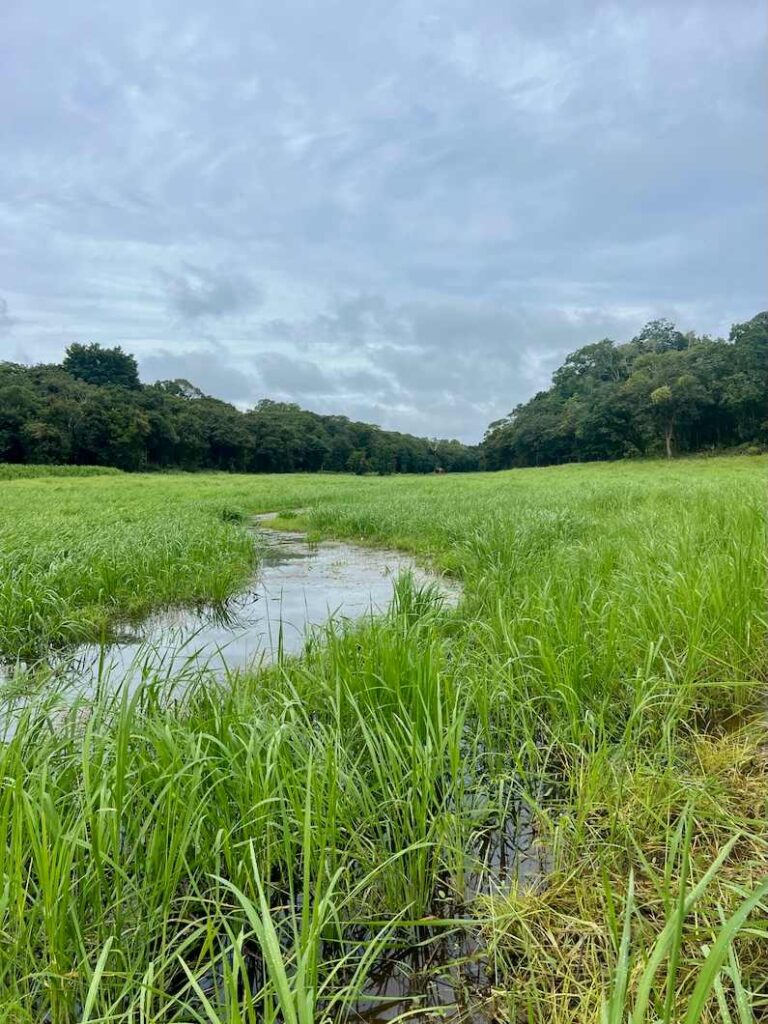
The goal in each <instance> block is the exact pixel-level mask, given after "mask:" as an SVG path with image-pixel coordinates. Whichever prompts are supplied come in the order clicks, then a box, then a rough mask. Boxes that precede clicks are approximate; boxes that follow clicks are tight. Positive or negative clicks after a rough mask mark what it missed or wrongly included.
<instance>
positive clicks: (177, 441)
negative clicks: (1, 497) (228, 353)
mask: <svg viewBox="0 0 768 1024" xmlns="http://www.w3.org/2000/svg"><path fill="white" fill-rule="evenodd" d="M479 460H480V456H479V449H478V448H476V447H475V448H472V447H467V446H466V445H463V444H460V443H459V442H458V441H438V442H435V441H434V439H427V438H419V437H413V436H411V435H410V434H401V433H397V432H395V431H388V430H382V429H380V428H379V427H375V426H371V425H370V424H367V423H356V422H353V421H351V420H349V419H347V418H346V417H344V416H321V415H319V414H318V413H314V412H308V411H307V410H304V409H301V408H299V406H298V405H293V404H290V403H284V402H273V401H270V400H268V399H264V400H263V401H261V402H259V403H258V404H257V405H256V406H255V407H254V408H253V409H250V410H249V411H247V412H241V411H240V410H239V409H236V408H235V407H234V406H233V405H230V404H228V403H227V402H223V401H220V400H219V399H217V398H212V397H211V396H209V395H206V394H204V393H203V392H202V391H201V390H200V389H199V388H197V387H196V386H195V385H194V384H191V383H190V382H189V381H186V380H173V381H158V382H157V383H155V384H150V385H145V384H142V383H141V382H140V381H139V376H138V368H137V365H136V360H135V359H134V358H133V356H131V355H129V354H128V353H126V352H123V351H122V349H121V348H119V347H117V348H102V347H101V346H99V345H80V344H74V345H71V346H70V347H69V348H68V349H67V353H66V356H65V358H64V360H63V362H62V363H61V364H60V365H58V364H50V365H38V366H22V365H19V364H15V363H8V362H0V461H3V462H16V463H24V462H30V463H49V464H52V463H64V464H66V463H71V464H76V465H107V466H117V467H118V468H120V469H124V470H143V469H184V470H205V469H214V470H225V471H230V472H245V473H251V472H253V473H293V472H308V473H313V472H317V471H320V470H330V471H334V472H341V473H344V472H349V473H369V472H370V473H381V474H387V473H430V472H433V471H434V470H435V469H437V468H442V469H445V470H448V471H454V472H457V471H458V472H461V471H466V470H473V469H477V468H479Z"/></svg>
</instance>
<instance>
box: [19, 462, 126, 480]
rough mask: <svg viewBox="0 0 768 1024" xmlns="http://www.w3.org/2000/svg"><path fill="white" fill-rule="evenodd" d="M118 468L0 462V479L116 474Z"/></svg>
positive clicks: (118, 471)
mask: <svg viewBox="0 0 768 1024" xmlns="http://www.w3.org/2000/svg"><path fill="white" fill-rule="evenodd" d="M119 473H120V470H119V469H115V468H113V467H112V466H49V465H20V464H18V463H13V462H5V463H0V480H34V479H35V478H36V477H47V476H116V475H118V474H119Z"/></svg>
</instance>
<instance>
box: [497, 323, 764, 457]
mask: <svg viewBox="0 0 768 1024" xmlns="http://www.w3.org/2000/svg"><path fill="white" fill-rule="evenodd" d="M767 444H768V312H764V313H759V314H758V315H757V316H756V317H754V318H753V319H752V320H749V321H747V322H746V323H740V324H734V326H733V327H732V328H731V332H730V335H729V338H728V340H727V341H726V340H724V339H722V338H710V337H708V336H707V335H704V336H697V335H696V334H694V333H693V332H689V333H686V334H683V333H682V332H681V331H679V330H678V329H677V328H676V327H675V325H674V324H673V323H671V322H670V321H668V320H653V321H651V322H650V323H649V324H646V326H645V327H644V328H643V330H642V331H641V332H640V333H639V334H638V335H637V336H636V337H634V338H632V340H631V341H628V342H625V343H623V344H617V343H616V342H614V341H612V340H611V339H609V338H605V339H603V340H602V341H597V342H594V343H593V344H591V345H585V346H584V347H583V348H580V349H578V351H576V352H573V353H572V354H571V355H569V356H568V357H567V358H566V360H565V362H564V363H563V365H562V366H561V367H560V368H559V369H558V370H557V371H556V372H555V373H554V375H553V378H552V386H551V387H550V388H549V389H548V390H547V391H540V392H539V393H538V394H536V395H534V397H533V398H531V399H530V401H528V402H524V403H523V404H521V405H518V406H517V407H516V408H515V409H514V411H513V412H511V413H510V414H509V416H507V417H505V418H504V419H501V420H497V421H496V422H495V423H492V424H491V425H490V427H489V428H488V430H487V432H486V435H485V438H484V440H483V444H482V451H483V464H484V466H485V468H487V469H506V468H510V467H514V466H544V465H551V464H554V463H561V462H573V461H588V460H596V459H619V458H626V457H631V456H651V455H666V456H667V457H668V458H671V457H672V456H673V455H674V454H677V453H680V454H684V453H688V452H698V451H704V450H707V449H716V448H732V447H738V446H744V447H745V448H750V447H754V448H755V449H759V448H761V447H764V446H765V445H767Z"/></svg>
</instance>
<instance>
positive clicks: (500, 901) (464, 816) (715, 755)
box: [0, 460, 768, 1024]
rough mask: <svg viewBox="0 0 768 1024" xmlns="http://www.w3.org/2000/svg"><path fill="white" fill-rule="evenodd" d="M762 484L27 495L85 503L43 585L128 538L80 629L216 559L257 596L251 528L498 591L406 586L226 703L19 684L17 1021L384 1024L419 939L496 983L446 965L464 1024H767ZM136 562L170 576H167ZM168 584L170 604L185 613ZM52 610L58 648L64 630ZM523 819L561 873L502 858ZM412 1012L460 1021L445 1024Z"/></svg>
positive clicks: (195, 692)
mask: <svg viewBox="0 0 768 1024" xmlns="http://www.w3.org/2000/svg"><path fill="white" fill-rule="evenodd" d="M737 461H738V460H713V461H712V462H711V463H698V464H684V465H679V466H674V467H666V466H661V465H659V466H653V465H643V466H637V467H623V466H621V467H604V466H595V467H573V468H570V467H569V468H567V469H558V470H551V471H530V472H521V473H509V474H499V475H496V476H477V477H474V478H466V479H461V480H458V479H452V478H441V479H434V480H433V479H430V480H417V479H410V480H409V479H402V480H401V479H397V480H383V481H380V480H361V481H355V480H349V479H341V478H336V479H334V478H322V479H318V478H315V479H313V478H290V479H287V480H286V479H274V478H266V479H265V478H259V479H258V480H253V479H250V480H249V479H245V478H227V479H224V480H222V479H221V478H216V479H215V480H214V479H212V478H204V477H203V478H195V479H194V481H191V480H186V479H185V478H172V479H167V480H163V479H158V478H155V479H152V478H144V479H142V478H130V479H126V478H122V477H121V478H115V479H114V480H110V481H106V480H103V481H96V480H95V481H79V482H75V481H67V482H66V485H65V487H64V488H63V490H61V491H57V490H56V488H57V487H58V484H57V483H56V482H54V481H50V482H49V481H40V482H29V484H24V483H19V484H15V485H14V488H22V487H29V488H30V495H29V497H28V499H27V504H28V505H29V504H30V503H31V504H34V501H35V500H36V501H37V502H42V500H43V497H44V496H45V495H48V497H49V499H50V500H49V501H48V502H47V504H46V506H45V509H44V510H41V512H40V519H39V521H36V520H34V519H33V520H32V528H31V530H30V532H29V536H28V544H29V547H28V548H27V549H26V552H27V554H26V557H29V552H30V550H32V551H33V550H34V549H35V546H36V545H37V546H39V547H40V548H41V550H42V549H44V550H45V552H46V558H41V559H40V561H39V562H33V566H34V569H33V570H31V571H30V573H29V576H28V579H29V584H28V586H29V587H30V588H32V587H33V585H34V583H35V579H36V578H37V577H39V576H43V575H44V574H45V572H46V571H50V567H49V568H48V570H46V564H47V562H50V555H51V553H53V552H54V551H56V550H57V549H56V543H57V541H56V538H64V537H66V536H67V532H66V524H67V519H68V518H69V520H70V522H71V524H74V525H71V530H72V532H71V534H70V539H69V540H68V541H67V544H68V545H69V546H70V549H71V550H72V551H74V552H75V556H74V562H73V563H72V564H73V565H77V566H80V567H82V571H83V573H84V575H86V577H87V570H88V568H89V566H91V565H93V566H100V565H101V564H102V561H101V560H102V559H103V557H104V552H106V551H108V550H111V549H112V546H113V545H117V547H116V550H115V552H114V565H115V566H119V571H116V572H115V573H114V575H112V576H109V577H108V578H107V582H106V584H105V585H104V586H103V588H102V591H101V592H99V591H98V589H92V590H91V591H89V593H91V594H94V593H95V594H96V597H95V598H94V599H92V600H91V603H90V605H88V604H86V603H85V602H84V603H83V604H82V605H78V604H77V603H76V602H74V601H72V600H71V599H70V597H69V594H70V592H69V591H67V590H66V586H67V578H68V574H67V572H66V571H65V572H62V574H61V575H60V576H53V577H52V578H50V579H49V581H48V582H49V587H50V590H51V592H55V593H56V594H58V595H60V600H61V601H62V607H63V608H64V609H66V608H67V607H70V608H72V609H74V610H73V611H71V612H70V614H72V616H73V619H75V620H77V621H78V622H82V621H84V619H83V617H82V613H81V609H82V608H85V607H91V608H96V609H98V610H99V613H103V612H104V611H105V609H106V610H110V609H111V610H112V611H113V612H114V613H118V612H119V613H120V614H124V613H125V612H126V610H127V609H129V608H130V607H132V606H134V607H135V606H138V605H139V604H140V603H142V602H146V601H147V600H152V599H154V597H157V598H158V599H163V600H164V599H168V597H170V596H172V595H173V593H174V590H173V585H172V584H173V578H175V577H174V574H178V575H177V580H178V589H177V590H176V596H177V598H182V597H186V596H188V595H189V593H190V592H191V591H193V590H194V586H192V587H188V584H187V583H186V581H187V580H188V579H189V577H187V576H185V575H184V574H185V572H186V569H185V561H186V560H187V559H190V553H196V557H195V558H192V559H191V560H190V565H191V566H192V567H193V568H194V567H197V568H196V571H198V572H200V573H203V571H204V567H205V565H206V564H207V565H208V566H209V569H210V566H211V564H212V563H211V559H216V558H221V559H222V560H223V562H222V563H221V564H223V565H225V566H226V565H234V566H235V567H236V570H237V571H235V572H233V574H232V575H231V576H228V577H226V582H227V585H229V586H234V585H236V580H237V578H238V577H237V572H239V571H242V567H243V566H244V564H245V563H246V562H247V561H248V558H250V551H251V548H250V541H249V540H248V535H247V533H246V532H245V531H244V528H243V525H242V523H240V522H239V519H240V516H233V515H232V514H231V510H233V509H234V510H239V511H240V512H242V513H243V515H245V516H246V517H247V515H249V514H250V513H252V512H256V511H265V510H267V509H269V508H283V509H286V508H287V509H290V508H304V509H308V510H309V511H307V512H305V513H303V514H302V515H303V518H304V522H305V524H306V525H307V527H308V528H309V529H310V530H311V531H312V532H313V533H314V534H317V535H331V534H333V535H337V536H344V537H347V538H354V539H357V540H359V541H360V542H362V543H371V542H378V543H388V544H393V545H397V546H400V547H405V548H409V549H411V550H413V551H415V552H417V553H418V554H419V555H420V556H422V557H424V558H425V559H427V558H428V559H431V560H432V561H433V562H434V563H435V564H437V565H440V566H442V567H443V568H444V569H446V570H448V571H450V572H452V573H454V574H456V575H457V576H459V577H460V578H461V579H462V581H463V584H464V596H463V599H462V602H461V604H460V605H459V607H458V608H456V609H449V608H445V607H442V606H441V603H440V600H439V597H438V596H437V595H436V594H435V593H431V592H429V591H419V590H418V589H416V588H414V586H413V585H412V584H411V583H409V581H408V580H407V579H406V580H404V581H403V582H402V583H401V585H400V587H399V590H398V594H397V599H396V601H395V604H394V606H393V608H392V610H391V612H390V614H389V615H387V616H386V617H384V618H382V619H376V620H372V621H367V622H364V623H361V624H359V625H358V626H357V627H351V626H350V627H348V628H347V629H345V630H329V631H328V633H327V635H326V636H325V637H324V638H323V640H322V642H314V643H312V644H311V645H310V647H309V649H308V650H307V652H306V654H305V656H304V657H303V658H302V659H295V660H283V661H281V662H280V663H279V664H278V665H276V666H273V667H271V668H270V669H268V670H267V671H265V672H264V673H262V674H260V675H257V676H240V677H237V678H233V679H231V680H229V681H227V682H221V681H216V680H215V679H211V678H207V677H205V676H202V677H200V676H195V675H193V674H192V673H191V672H190V673H189V674H188V676H187V677H186V678H185V679H180V680H178V679H177V680H173V681H171V682H169V683H166V682H160V681H154V680H151V679H150V680H147V681H146V682H145V683H144V684H143V686H141V687H140V688H139V689H138V690H137V691H136V692H134V693H132V694H129V693H128V691H127V690H125V689H122V688H121V687H120V685H119V683H120V681H119V680H111V681H109V682H110V684H111V685H106V681H105V685H103V686H102V687H101V689H100V691H99V693H98V695H96V696H94V695H91V696H89V697H88V698H84V697H83V698H79V699H78V698H76V697H75V696H74V694H73V693H71V692H70V693H68V692H65V691H62V686H63V684H62V683H60V682H58V681H57V680H56V679H55V678H51V677H50V676H49V675H46V674H45V672H44V671H43V670H39V671H38V673H37V675H36V676H33V675H32V674H30V673H26V674H25V673H20V674H19V676H18V677H17V678H16V679H15V680H14V681H13V683H12V684H8V685H7V687H6V698H5V707H6V710H8V709H10V707H11V703H12V700H15V701H16V703H15V705H14V706H15V707H16V712H15V714H14V716H13V729H12V730H10V731H9V733H8V735H7V738H6V742H5V743H4V744H3V745H2V746H0V1014H2V1015H3V1017H4V1019H9V1020H13V1021H18V1022H20V1024H32V1022H33V1021H34V1022H38V1021H40V1020H43V1019H47V1020H50V1021H51V1022H52V1024H64V1022H66V1024H70V1022H80V1021H94V1022H95V1021H109V1022H117V1021H120V1022H126V1024H127V1022H131V1024H134V1022H139V1021H141V1022H150V1021H152V1022H166V1021H167V1022H171V1021H174V1022H181V1021H195V1022H198V1021H205V1022H208V1024H235V1022H237V1024H242V1022H253V1024H255V1022H257V1021H258V1022H261V1021H274V1022H277V1021H281V1022H288V1021H292V1022H295V1024H308V1022H309V1021H321V1020H323V1019H327V1020H333V1021H340V1020H344V1019H349V1020H355V1019H358V1018H356V1016H355V1012H356V1011H355V1009H354V1007H355V999H356V998H357V995H358V994H359V993H360V992H361V991H364V990H365V989H366V978H368V977H369V976H370V975H371V973H372V971H373V969H374V965H375V964H380V963H381V960H382V958H383V957H385V956H386V957H390V958H391V957H401V958H403V963H404V966H405V967H406V968H407V967H408V965H409V964H411V963H413V962H414V961H413V960H412V959H409V958H408V956H407V951H408V949H409V948H411V947H413V946H416V945H421V946H422V947H424V944H426V948H427V949H432V948H434V949H435V950H437V949H438V948H441V947H440V946H439V945H438V944H439V943H440V942H441V940H443V939H444V938H445V937H446V936H448V937H450V936H451V935H457V934H460V933H461V932H465V933H466V932H468V933H469V934H470V936H471V942H469V943H468V945H467V948H471V949H472V950H474V951H475V952H474V953H473V957H474V959H475V960H477V959H478V957H479V958H480V961H481V962H480V965H479V973H480V978H479V983H478V978H477V977H476V976H475V975H473V976H472V978H473V980H468V979H469V978H470V975H469V974H466V975H465V974H463V973H462V971H461V968H460V967H457V966H456V965H455V964H453V965H452V964H448V963H445V964H442V963H441V962H440V961H439V960H437V961H435V962H434V963H433V965H432V969H433V970H434V971H438V972H439V971H441V970H442V971H444V972H445V973H446V974H449V975H450V976H451V977H452V978H453V979H454V982H455V983H456V1001H457V1003H458V1004H459V1006H460V1007H462V1010H461V1012H464V1011H465V1010H466V1011H468V1008H469V1006H470V1005H472V1004H474V1005H476V1006H482V1007H484V1012H485V1013H486V1015H487V1019H488V1020H498V1021H515V1022H517V1021H536V1022H538V1021H554V1022H557V1024H565V1022H574V1024H575V1022H595V1024H598V1022H600V1024H618V1022H619V1021H622V1022H626V1021H632V1024H641V1022H645V1021H647V1022H651V1021H653V1022H658V1021H663V1022H665V1024H673V1022H676V1021H684V1022H685V1024H693V1022H694V1021H701V1022H710V1021H712V1022H714V1021H723V1022H726V1024H730V1022H733V1024H735V1022H737V1021H738V1024H745V1022H746V1021H749V1020H757V1019H759V1018H760V1016H761V1014H764V1013H765V1012H766V1011H767V1010H768V987H767V986H766V977H768V952H767V950H768V943H766V938H767V937H768V935H767V934H766V931H767V925H766V921H768V898H767V897H766V889H765V885H764V882H765V876H766V868H767V866H768V835H767V833H766V826H765V812H766V788H765V780H766V775H765V754H764V742H765V735H764V722H763V717H764V686H765V680H766V673H765V666H766V648H765V637H766V600H765V598H766V534H765V525H766V520H765V508H766V505H765V496H766V491H765V478H764V473H765V462H764V461H763V462H761V463H759V462H754V463H752V462H751V460H750V463H751V465H750V468H749V469H746V468H742V467H743V462H744V461H746V460H742V464H739V465H737ZM5 493H7V492H5ZM384 498H386V500H384ZM31 499H34V500H31ZM14 508H15V511H14V513H13V515H12V516H11V517H6V521H5V524H4V527H5V529H6V530H7V531H9V532H7V533H5V534H4V535H3V536H4V547H3V551H4V552H6V553H7V554H6V556H5V557H10V558H11V559H12V558H13V557H14V556H13V551H14V540H13V538H14V537H15V538H16V539H17V541H18V538H19V537H20V531H21V524H22V520H23V514H22V506H21V505H18V506H14ZM225 510H229V511H226V512H225ZM14 517H15V518H14ZM9 518H10V520H11V521H10V522H9ZM46 518H47V525H46ZM142 524H143V526H144V532H143V533H142ZM123 533H127V536H128V540H126V543H125V545H124V546H121V545H120V537H121V535H122V534H123ZM142 536H143V537H144V538H145V543H144V547H143V549H142V546H141V543H140V541H141V537H142ZM33 537H34V538H36V540H35V542H34V543H33V541H32V538H33ZM212 537H213V538H217V541H216V544H212V543H211V538H212ZM89 538H90V542H91V543H92V544H93V545H94V546H93V547H89V546H88V544H89ZM173 538H176V541H175V545H174V544H172V543H169V541H170V540H172V539H173ZM205 542H207V543H209V545H210V546H209V547H207V548H206V547H205ZM19 543H23V538H22V541H21V542H19ZM196 545H198V546H196ZM239 545H243V547H242V549H241V548H240V547H239ZM64 547H65V544H64V541H63V539H61V543H60V546H59V551H60V552H61V551H62V550H63V549H64ZM232 550H235V551H236V552H241V551H242V554H238V556H237V557H235V558H232V560H231V561H229V560H228V558H229V556H228V554H227V553H228V552H229V553H230V554H231V551H232ZM8 553H9V554H8ZM197 556H199V557H197ZM132 558H136V559H138V560H141V559H142V558H143V559H146V561H145V562H143V563H142V562H141V561H139V565H138V566H137V569H136V571H135V573H133V574H132V573H131V568H130V562H131V559H132ZM16 559H17V561H16V562H15V563H13V564H15V565H17V566H20V565H21V564H22V562H23V561H24V558H23V557H22V555H21V554H19V555H17V556H16ZM152 559H154V560H155V561H152ZM218 564H219V563H217V567H218ZM156 565H161V566H167V567H168V568H167V573H168V578H169V584H168V586H167V588H165V589H163V588H160V589H159V591H158V594H157V595H153V593H152V591H151V590H147V589H143V588H144V583H143V579H144V574H145V572H146V570H147V567H148V566H149V567H152V566H156ZM142 566H143V568H142ZM94 571H95V570H94ZM153 571H154V570H153ZM123 573H125V576H124V575H123ZM155 576H156V577H157V578H159V579H162V578H163V576H162V573H161V572H159V570H158V571H157V572H155ZM152 578H155V577H154V576H153V577H152ZM203 578H204V577H203V576H201V577H200V578H199V582H198V583H197V584H195V585H202V582H201V581H202V580H203ZM206 578H207V577H206ZM185 587H188V589H186V590H185V589H184V588H185ZM30 592H33V591H32V590H30ZM166 595H167V596H166ZM108 598H109V599H108ZM132 602H134V604H133V605H132ZM32 604H33V605H34V604H35V602H34V600H33V601H32ZM6 607H7V608H13V607H14V604H13V600H11V599H9V601H8V604H7V605H6ZM41 608H42V614H41V619H40V622H39V623H38V624H37V625H35V626H32V627H27V630H28V631H27V634H26V635H30V636H33V635H35V632H36V631H37V630H39V631H40V632H41V634H45V631H46V629H47V630H48V631H49V633H50V634H53V635H56V633H55V630H53V629H52V628H51V626H50V623H51V622H55V621H56V619H55V616H53V615H52V613H50V612H49V610H48V606H47V605H45V604H44V603H43V604H42V605H41ZM46 623H48V625H46ZM18 635H19V636H21V635H23V631H22V632H21V633H19V634H18ZM18 649H21V648H18ZM25 691H27V692H28V693H30V694H33V696H31V697H29V698H28V699H26V700H23V701H19V699H18V698H19V693H20V692H21V693H23V692H25ZM515 815H517V817H518V818H519V820H520V822H521V824H523V825H525V826H526V828H527V827H528V824H529V823H530V822H532V823H533V827H534V832H535V835H536V845H537V847H538V850H537V851H533V850H529V851H528V853H529V855H530V856H532V855H533V854H534V853H536V852H538V853H539V854H540V855H541V860H542V864H543V870H542V873H541V875H540V877H537V876H536V875H535V874H534V875H533V876H531V875H528V876H525V877H520V878H519V879H516V878H515V877H514V872H513V873H512V875H511V876H506V877H505V876H504V875H503V873H500V870H499V866H498V865H494V864H491V865H485V866H484V864H483V857H484V852H483V851H484V850H485V849H486V846H485V844H484V840H486V839H492V838H493V837H494V836H496V835H497V834H498V831H499V829H500V827H504V828H505V829H507V830H508V831H510V830H512V826H513V824H514V820H515ZM478 878H479V879H480V883H478ZM435 955H436V954H435ZM46 1015H47V1017H46ZM408 1019H411V1020H429V1019H441V1018H440V1017H439V1016H430V1015H429V1008H428V1007H426V1008H425V1007H423V1006H422V1007H420V1006H419V1005H418V1004H416V1003H414V1004H413V1006H412V1007H411V1012H410V1016H409V1018H408ZM456 1019H457V1020H458V1019H461V1018H460V1017H457V1018H456Z"/></svg>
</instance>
